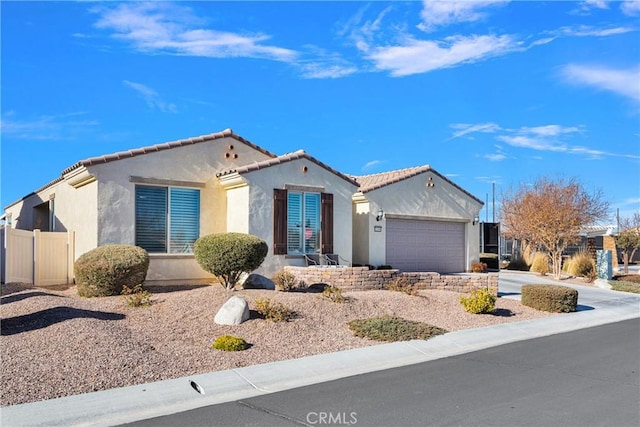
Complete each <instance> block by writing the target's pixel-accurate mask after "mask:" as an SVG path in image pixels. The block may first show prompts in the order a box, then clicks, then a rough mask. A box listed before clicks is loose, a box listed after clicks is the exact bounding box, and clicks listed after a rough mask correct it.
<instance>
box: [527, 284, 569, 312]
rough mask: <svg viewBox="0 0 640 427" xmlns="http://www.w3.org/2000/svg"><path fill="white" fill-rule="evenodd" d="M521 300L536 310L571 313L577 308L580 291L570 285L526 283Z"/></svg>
mask: <svg viewBox="0 0 640 427" xmlns="http://www.w3.org/2000/svg"><path fill="white" fill-rule="evenodd" d="M521 292H522V297H521V298H520V302H521V303H522V305H526V306H527V307H531V308H535V309H536V310H542V311H550V312H552V313H570V312H573V311H576V310H577V307H578V291H576V290H575V289H573V288H569V287H568V286H556V285H524V286H522V291H521Z"/></svg>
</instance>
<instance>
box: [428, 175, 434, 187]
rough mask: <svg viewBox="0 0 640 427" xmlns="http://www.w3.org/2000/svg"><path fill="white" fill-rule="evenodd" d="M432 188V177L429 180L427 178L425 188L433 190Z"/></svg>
mask: <svg viewBox="0 0 640 427" xmlns="http://www.w3.org/2000/svg"><path fill="white" fill-rule="evenodd" d="M433 186H434V184H433V177H431V176H430V177H429V178H427V187H429V188H433Z"/></svg>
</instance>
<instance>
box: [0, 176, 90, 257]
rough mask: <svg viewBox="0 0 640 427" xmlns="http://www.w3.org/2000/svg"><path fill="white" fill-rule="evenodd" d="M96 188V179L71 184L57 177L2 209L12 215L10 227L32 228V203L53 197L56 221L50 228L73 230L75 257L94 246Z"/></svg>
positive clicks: (33, 204) (34, 205)
mask: <svg viewBox="0 0 640 427" xmlns="http://www.w3.org/2000/svg"><path fill="white" fill-rule="evenodd" d="M97 190H98V185H97V183H96V182H92V183H90V184H87V185H84V186H82V187H79V188H74V187H72V186H71V185H69V183H68V182H67V181H60V182H58V183H56V184H54V185H52V186H51V187H49V188H47V189H45V190H43V191H40V192H38V193H37V194H33V195H31V196H29V197H26V198H25V199H24V200H22V201H20V202H18V203H16V204H14V205H12V206H9V207H8V208H6V209H5V212H6V213H7V214H10V215H11V226H12V227H14V228H18V229H21V230H33V226H34V223H33V220H34V207H36V206H38V205H40V204H42V203H43V202H48V201H49V200H50V199H51V197H53V199H54V205H55V207H54V213H55V221H56V224H55V230H52V231H74V232H75V258H78V257H79V256H80V255H82V254H83V253H85V252H87V251H89V250H91V249H93V248H95V247H96V246H97V241H98V228H97V201H98V196H97V194H98V191H97ZM45 227H48V226H47V225H45Z"/></svg>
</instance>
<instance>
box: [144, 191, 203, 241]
mask: <svg viewBox="0 0 640 427" xmlns="http://www.w3.org/2000/svg"><path fill="white" fill-rule="evenodd" d="M135 214H136V218H135V225H136V232H135V235H136V245H137V246H140V247H142V248H144V249H145V250H147V252H151V253H192V252H193V244H194V243H195V241H196V240H197V239H198V237H199V234H200V190H194V189H189V188H167V187H156V186H145V185H138V186H136V209H135Z"/></svg>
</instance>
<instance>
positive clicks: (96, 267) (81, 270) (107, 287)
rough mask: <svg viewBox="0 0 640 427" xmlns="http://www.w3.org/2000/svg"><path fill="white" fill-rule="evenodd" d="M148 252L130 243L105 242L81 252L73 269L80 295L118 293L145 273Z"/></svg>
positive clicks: (144, 276) (100, 295) (97, 295)
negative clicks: (110, 243)
mask: <svg viewBox="0 0 640 427" xmlns="http://www.w3.org/2000/svg"><path fill="white" fill-rule="evenodd" d="M148 269H149V254H147V251H145V250H144V249H142V248H140V247H138V246H132V245H104V246H100V247H97V248H95V249H93V250H90V251H89V252H86V253H84V254H82V255H81V256H80V257H79V258H78V259H77V260H76V262H75V264H74V266H73V270H74V273H75V276H76V284H77V285H78V295H80V296H81V297H104V296H113V295H120V294H121V293H122V289H123V287H124V286H128V287H130V288H133V287H134V286H136V285H140V284H142V283H143V282H144V280H145V279H146V277H147V270H148Z"/></svg>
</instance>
